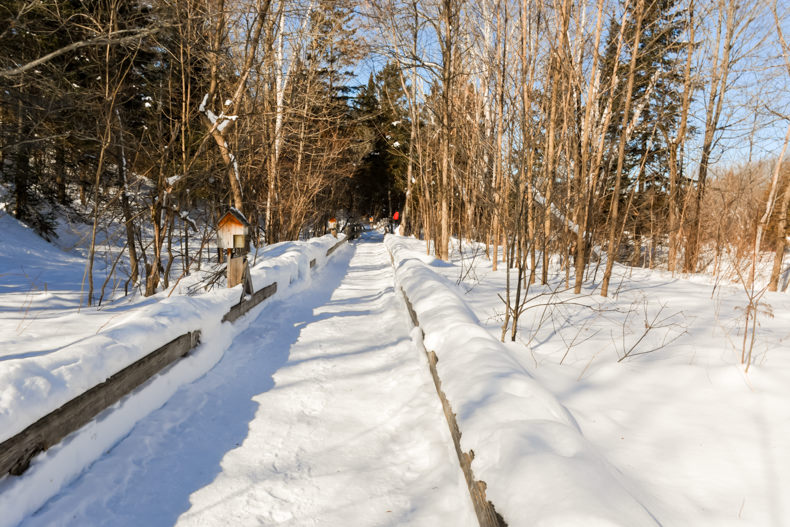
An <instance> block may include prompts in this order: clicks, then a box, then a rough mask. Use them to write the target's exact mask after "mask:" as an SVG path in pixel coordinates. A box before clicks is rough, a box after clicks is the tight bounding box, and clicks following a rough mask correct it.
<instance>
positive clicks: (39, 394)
mask: <svg viewBox="0 0 790 527" xmlns="http://www.w3.org/2000/svg"><path fill="white" fill-rule="evenodd" d="M337 241H338V240H337V239H335V238H334V237H333V236H331V235H326V236H323V237H321V238H315V239H312V240H308V241H306V242H287V243H285V244H281V247H279V248H278V250H276V251H274V252H275V253H276V254H277V255H276V256H274V257H272V258H270V259H269V258H267V259H264V260H262V261H259V263H258V264H257V265H255V266H254V267H253V268H252V269H251V273H250V274H251V276H252V280H253V284H254V287H255V289H256V290H258V289H261V288H263V287H265V286H266V285H268V284H270V283H272V282H277V284H278V294H282V292H283V291H284V290H286V289H287V288H288V286H289V285H290V284H292V283H294V282H295V281H297V280H300V279H306V278H308V277H309V276H310V260H312V259H316V262H317V264H319V265H320V264H321V263H323V262H324V261H325V260H326V251H327V249H328V248H330V247H332V245H334V244H335V243H337ZM185 291H186V285H185V284H184V285H182V286H181V289H180V290H179V292H182V293H183V292H185ZM240 292H241V286H237V287H235V288H233V289H215V290H213V291H212V292H210V293H206V294H202V295H198V296H186V295H184V294H174V295H173V296H171V297H169V298H166V297H167V293H160V294H159V295H158V296H159V297H160V298H161V300H159V301H157V302H153V303H151V304H148V305H146V306H143V307H140V308H138V309H135V310H133V311H130V312H128V313H126V314H125V315H124V316H122V317H119V318H118V319H117V320H116V321H115V322H114V323H113V324H112V326H110V327H108V328H105V329H103V330H102V333H101V334H99V335H93V336H88V337H86V338H84V339H82V340H80V341H78V342H75V343H73V344H71V345H68V346H66V347H63V348H61V349H56V350H53V351H52V352H49V353H43V354H39V355H33V356H27V357H23V358H14V359H7V360H3V361H0V442H2V441H5V440H6V439H8V438H10V437H12V436H14V435H16V434H17V433H19V432H20V431H22V430H23V429H25V428H26V427H27V426H29V425H31V424H32V423H34V422H36V421H37V420H38V419H40V418H41V417H43V416H44V415H46V414H48V413H50V412H52V411H53V410H55V409H57V408H59V407H60V406H62V405H63V404H64V403H66V402H67V401H69V400H71V399H73V398H74V397H76V396H77V395H79V394H81V393H83V392H85V391H86V390H88V389H90V388H92V387H93V386H96V385H97V384H100V383H102V382H104V381H105V380H106V379H107V378H108V377H110V376H111V375H113V374H114V373H116V372H118V371H120V370H121V369H123V368H125V367H126V366H128V365H130V364H132V363H133V362H135V361H137V360H139V359H140V358H142V357H143V356H145V355H147V354H148V353H150V352H152V351H154V350H155V349H157V348H159V347H160V346H162V345H164V344H166V343H167V342H170V341H171V340H173V339H175V338H176V337H178V336H179V335H182V334H184V333H186V332H188V331H192V330H195V329H200V330H201V331H202V333H203V340H204V341H205V340H206V338H207V336H209V335H213V334H216V333H218V331H219V327H220V325H221V319H222V316H223V315H224V314H225V313H226V312H227V311H228V309H229V308H230V307H231V306H232V305H234V304H236V303H238V301H239V297H240ZM220 356H221V355H220ZM217 360H219V357H218V358H217ZM212 365H213V363H212V364H209V365H206V370H207V369H208V368H210V367H211V366H212Z"/></svg>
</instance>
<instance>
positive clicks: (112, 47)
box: [0, 0, 790, 316]
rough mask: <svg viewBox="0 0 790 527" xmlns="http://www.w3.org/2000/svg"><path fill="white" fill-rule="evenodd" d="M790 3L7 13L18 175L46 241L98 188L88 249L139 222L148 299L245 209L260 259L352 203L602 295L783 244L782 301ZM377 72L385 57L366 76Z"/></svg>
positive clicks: (14, 7) (133, 239) (12, 7)
mask: <svg viewBox="0 0 790 527" xmlns="http://www.w3.org/2000/svg"><path fill="white" fill-rule="evenodd" d="M788 9H790V8H789V7H788V6H783V5H781V4H780V3H779V2H776V1H775V0H748V1H745V2H744V1H736V0H587V1H582V2H572V1H571V0H557V1H551V2H548V1H546V0H481V1H479V2H468V1H465V0H420V1H418V0H371V1H369V2H365V3H357V2H353V1H352V0H243V1H241V2H236V3H232V4H231V3H226V2H225V0H149V1H145V2H142V1H137V0H130V1H120V0H102V1H88V0H6V1H5V2H3V4H2V5H0V24H2V25H0V155H1V156H2V164H0V167H2V170H1V171H0V177H2V181H3V183H4V185H5V188H6V189H7V191H8V192H9V193H10V194H9V195H10V198H9V204H10V206H11V209H12V210H13V212H14V214H16V216H17V217H18V218H20V219H23V220H25V221H27V222H28V223H30V224H32V225H33V226H35V227H36V228H37V229H38V230H39V231H40V232H42V233H44V234H46V233H47V231H48V230H51V228H52V221H53V220H52V217H51V216H50V215H48V214H49V212H48V211H51V210H52V207H56V206H58V205H57V204H58V203H69V202H70V200H71V199H73V198H74V197H75V196H79V197H80V198H81V199H82V203H83V206H84V208H85V210H89V211H90V220H91V221H92V222H93V225H94V240H93V241H92V242H91V244H90V246H91V258H93V250H94V247H95V245H96V240H95V233H96V230H97V229H98V228H99V227H100V226H101V225H107V224H108V223H112V222H116V223H119V224H121V225H124V226H125V232H126V235H125V249H124V251H125V253H124V254H125V255H126V256H127V258H126V259H125V260H124V261H126V260H128V262H129V266H128V269H127V274H128V282H129V283H130V284H140V285H141V288H142V289H143V291H144V292H145V294H151V293H153V292H155V291H156V290H157V288H160V287H162V286H163V285H164V286H167V284H168V280H169V279H170V275H171V272H170V266H171V265H172V264H173V261H174V258H175V256H174V255H175V254H176V253H178V255H179V258H180V259H181V261H182V262H185V263H186V264H185V265H184V266H185V269H186V270H188V269H189V262H190V251H189V248H188V245H187V247H186V248H179V249H178V251H180V252H178V251H176V250H175V249H174V248H173V247H172V245H173V237H174V235H175V236H178V237H179V240H183V239H184V238H187V239H188V238H189V236H190V233H191V232H192V229H193V227H192V225H193V223H192V221H191V220H192V219H193V218H192V216H197V215H202V219H203V220H204V221H203V224H205V225H210V224H211V223H212V221H213V219H215V218H212V217H211V215H212V214H215V213H216V211H218V210H221V209H223V208H225V207H227V206H234V207H236V208H238V209H240V210H241V211H243V212H244V214H245V215H246V216H247V217H248V218H249V219H250V221H251V223H252V224H253V226H254V228H255V232H256V233H257V234H258V237H257V238H258V239H257V240H256V241H257V242H258V243H264V242H266V243H271V242H276V241H279V240H283V239H294V238H296V237H298V236H299V235H300V234H301V233H305V232H308V231H310V230H311V229H314V228H318V229H320V228H321V226H322V225H325V223H326V220H327V219H328V218H329V217H330V216H332V215H335V214H337V213H338V212H339V211H341V210H344V211H347V212H348V213H349V214H352V215H354V214H359V215H365V216H367V215H369V214H372V215H375V216H379V215H384V214H387V215H389V214H391V213H392V212H393V211H395V210H399V211H400V215H401V218H402V224H403V227H404V229H405V230H406V232H407V233H413V234H416V235H419V236H422V237H424V238H425V239H426V240H427V241H428V247H429V248H430V247H431V246H433V247H434V248H435V251H436V254H437V255H438V256H439V257H441V258H448V257H449V250H450V240H451V238H452V237H453V236H457V237H461V238H467V239H474V240H478V241H486V242H487V243H488V247H489V249H488V251H489V253H490V254H489V255H490V256H491V258H492V259H493V261H494V262H495V265H497V263H498V262H500V261H502V262H506V263H507V265H508V266H509V268H517V269H518V273H517V277H518V278H517V280H518V281H517V282H516V283H517V284H519V286H521V284H523V285H524V287H526V286H527V285H528V284H529V283H532V282H533V281H535V280H540V281H542V282H544V283H545V282H547V281H548V273H549V267H550V265H549V262H550V261H551V260H552V259H554V261H557V260H558V261H559V262H560V264H561V265H562V268H563V269H564V270H565V273H566V280H567V281H568V283H569V284H570V283H571V282H573V287H574V288H575V290H576V291H577V292H579V291H581V288H582V285H583V284H584V282H585V280H587V279H588V276H589V274H590V273H586V272H585V271H586V270H589V269H591V268H595V269H597V267H598V263H599V262H604V263H602V264H601V267H602V269H601V273H602V276H603V284H602V290H601V292H602V294H604V295H607V294H608V290H609V281H610V278H611V272H612V265H613V263H614V262H615V261H623V262H627V263H631V264H635V265H650V266H652V265H661V266H665V267H666V268H667V269H669V270H670V271H676V270H680V271H685V272H693V271H697V270H700V269H702V268H709V267H710V263H711V261H712V260H715V263H714V264H713V265H714V267H715V266H716V265H717V264H718V261H719V258H720V257H721V255H722V252H723V251H724V248H725V247H727V246H728V244H733V243H735V242H736V241H737V246H738V255H737V257H738V258H741V257H746V258H748V257H749V255H751V258H752V261H753V262H756V259H757V254H758V252H759V251H761V250H762V251H764V250H773V251H774V254H775V255H776V257H775V265H774V273H773V275H772V281H771V285H772V287H773V288H776V286H777V283H778V276H779V272H780V270H781V265H782V260H781V258H782V255H783V254H784V244H785V243H786V236H785V235H786V234H787V219H788V210H787V209H788V201H790V190H788V189H790V184H788V179H789V178H790V171H788V169H787V168H786V167H787V165H786V164H783V163H782V160H783V156H784V151H785V149H784V148H783V145H785V146H786V144H787V139H788V137H790V135H787V136H785V134H784V132H785V130H788V134H790V128H788V122H790V119H789V118H788V115H787V114H788V112H790V108H788V106H790V105H789V104H788V97H787V93H788V85H789V84H790V83H788V80H790V48H789V47H788V41H787V38H786V33H787V24H788V15H789V13H788ZM368 57H378V58H379V59H380V61H379V62H378V64H380V65H381V66H380V67H378V68H377V70H376V71H373V72H372V73H371V74H370V76H369V81H368V82H367V84H364V83H361V84H362V85H361V86H355V83H357V82H358V81H357V80H356V79H358V78H359V76H360V71H362V70H363V66H364V69H372V66H371V65H370V64H371V63H370V62H366V61H365V60H364V59H366V58H368ZM783 137H784V142H783V141H782V139H783ZM783 166H784V167H785V169H784V170H782V167H783ZM744 189H747V190H748V195H749V196H750V198H749V199H748V200H740V201H739V199H740V198H739V196H743V195H744ZM744 203H748V205H744ZM190 214H191V215H192V216H190ZM736 227H737V228H736ZM179 233H181V235H180V236H179ZM206 240H207V238H206V236H203V237H202V238H200V240H196V241H195V243H206ZM179 243H181V242H179ZM500 250H501V251H502V252H500ZM711 255H713V256H711ZM602 256H608V257H606V258H600V257H602ZM539 263H542V265H539ZM592 263H594V264H595V265H590V264H592ZM754 268H755V265H752V268H751V276H750V277H749V280H750V281H751V282H752V283H753V274H754ZM536 270H539V271H540V272H539V274H540V275H539V276H536V275H535V273H536ZM89 283H92V281H90V280H89ZM516 295H517V299H516V301H515V303H514V305H519V300H518V298H519V296H518V295H523V292H522V290H521V289H517V292H516ZM91 296H92V295H91ZM513 315H514V316H516V315H517V310H514V311H513Z"/></svg>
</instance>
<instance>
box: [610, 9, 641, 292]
mask: <svg viewBox="0 0 790 527" xmlns="http://www.w3.org/2000/svg"><path fill="white" fill-rule="evenodd" d="M644 7H645V0H638V1H637V4H636V34H635V35H634V44H633V47H632V48H631V64H630V65H629V68H628V85H627V87H626V90H625V103H624V108H623V121H622V123H621V125H620V143H619V145H618V151H617V169H616V170H615V175H614V192H613V193H612V205H611V214H610V217H609V222H610V223H609V249H608V250H607V251H606V269H605V271H604V275H603V281H602V282H601V296H607V295H608V294H609V281H610V280H611V277H612V267H613V266H614V259H615V251H616V250H617V247H616V244H617V240H618V239H619V235H618V232H617V227H618V206H619V203H620V180H621V179H622V176H623V162H624V161H625V143H626V141H627V139H628V137H627V135H628V121H629V119H630V113H631V94H632V93H633V89H634V75H635V72H636V58H637V55H638V53H639V39H640V36H641V32H642V14H643V12H644Z"/></svg>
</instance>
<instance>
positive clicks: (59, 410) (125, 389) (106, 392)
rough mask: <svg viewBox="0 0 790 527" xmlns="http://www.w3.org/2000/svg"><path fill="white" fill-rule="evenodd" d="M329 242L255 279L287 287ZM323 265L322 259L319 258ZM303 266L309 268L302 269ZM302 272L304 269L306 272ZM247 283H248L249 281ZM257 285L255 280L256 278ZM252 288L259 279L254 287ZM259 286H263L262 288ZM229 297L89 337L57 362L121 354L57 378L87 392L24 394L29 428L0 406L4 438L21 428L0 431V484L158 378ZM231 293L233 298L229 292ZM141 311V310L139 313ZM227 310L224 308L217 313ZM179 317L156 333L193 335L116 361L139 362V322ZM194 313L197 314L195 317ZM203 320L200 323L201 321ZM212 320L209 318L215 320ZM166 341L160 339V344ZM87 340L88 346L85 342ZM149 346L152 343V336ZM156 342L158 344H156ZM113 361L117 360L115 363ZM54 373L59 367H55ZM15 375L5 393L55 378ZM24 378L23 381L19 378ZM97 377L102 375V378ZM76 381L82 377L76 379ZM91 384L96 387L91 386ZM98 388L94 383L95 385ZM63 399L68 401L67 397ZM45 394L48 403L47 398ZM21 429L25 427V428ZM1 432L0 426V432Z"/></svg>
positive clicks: (244, 308)
mask: <svg viewBox="0 0 790 527" xmlns="http://www.w3.org/2000/svg"><path fill="white" fill-rule="evenodd" d="M329 240H331V237H330V236H324V237H322V238H320V239H318V240H316V241H315V242H313V243H310V242H308V243H307V244H304V245H303V246H302V247H303V249H302V250H298V249H297V250H295V251H293V252H294V253H296V254H290V255H289V254H288V252H287V251H286V254H285V255H283V256H280V257H278V258H279V260H282V261H281V262H279V263H275V264H274V265H272V266H271V267H269V268H267V269H263V271H269V272H268V273H265V272H263V273H261V272H255V270H254V274H255V275H256V276H257V275H260V274H262V275H264V276H267V275H271V276H272V277H275V278H278V279H280V280H283V281H284V282H285V284H286V286H287V285H289V284H290V282H292V281H294V280H295V279H296V278H298V277H299V276H300V273H301V272H303V270H304V269H305V268H307V269H309V268H314V267H315V265H316V261H317V260H318V258H320V257H321V255H320V254H316V249H318V248H321V249H323V247H327V245H328V242H329ZM346 241H348V238H347V237H342V238H341V239H340V240H338V241H337V242H335V243H333V244H332V245H331V246H329V248H327V249H325V257H327V258H328V257H329V255H330V254H332V253H333V252H334V251H335V250H336V249H337V248H338V247H340V246H341V245H342V244H343V243H345V242H346ZM322 261H323V258H322ZM308 262H309V263H308ZM308 265H309V267H308ZM256 276H254V277H253V278H256ZM258 278H262V277H258ZM256 281H260V280H256ZM264 283H265V282H264ZM234 291H235V290H222V291H220V292H218V293H217V294H215V295H208V296H209V297H212V298H210V299H204V301H202V302H201V301H199V300H192V299H189V298H178V297H176V298H168V299H165V300H162V301H160V302H158V303H157V304H154V307H153V309H152V310H151V312H150V313H148V314H147V315H148V316H146V315H142V316H140V317H139V320H136V321H133V322H131V323H130V324H127V325H121V326H119V327H117V328H114V329H113V330H111V331H109V332H108V335H97V336H96V337H93V339H92V340H93V341H95V342H89V343H87V344H85V343H80V344H82V345H81V346H80V345H79V344H78V345H77V347H80V349H79V350H76V351H75V353H74V354H73V356H68V355H69V354H68V353H66V354H65V355H67V357H65V363H66V364H68V363H69V362H75V363H76V362H80V359H82V358H84V356H83V355H82V354H85V353H88V354H92V355H101V354H102V353H105V354H106V353H108V352H109V353H112V352H113V351H116V352H121V353H116V354H115V356H114V357H112V360H110V359H107V360H104V361H102V360H101V359H97V358H96V357H95V356H93V357H92V358H91V359H90V360H87V361H86V362H89V363H91V364H89V365H87V366H83V367H81V368H76V371H75V372H74V373H76V374H77V375H78V376H79V378H78V379H75V378H74V377H71V378H68V379H59V381H60V382H59V385H61V386H60V387H61V388H63V386H62V385H68V384H69V382H70V381H75V384H76V383H77V382H79V384H81V385H86V387H87V389H84V391H82V392H81V393H80V392H77V394H76V396H75V394H71V393H70V392H71V391H70V390H68V389H61V390H55V391H54V393H53V392H52V391H47V390H43V393H42V391H38V392H32V393H29V394H28V395H31V396H32V397H31V398H32V399H37V400H36V401H34V402H33V403H32V404H28V408H27V410H29V412H30V414H32V416H33V417H32V418H33V420H34V422H32V424H31V423H29V421H27V422H26V421H25V418H26V417H27V416H21V415H15V416H13V417H12V414H14V412H20V411H21V408H20V407H19V406H24V403H20V404H19V405H17V407H16V408H14V405H13V402H12V404H11V407H9V408H6V407H4V406H5V405H4V404H0V425H5V427H6V428H5V430H4V432H12V429H9V428H10V427H15V426H19V425H21V426H23V427H24V429H23V430H21V431H20V432H19V433H17V434H15V435H13V436H12V437H8V436H6V435H5V434H3V433H2V432H0V439H3V437H4V436H5V437H6V439H5V440H4V441H2V443H0V478H1V477H3V476H4V475H5V474H7V473H10V474H12V475H20V474H22V473H23V472H24V471H25V470H27V468H28V466H29V465H30V461H31V459H32V458H33V457H34V456H36V455H37V454H39V453H40V452H43V451H46V450H47V449H48V448H50V447H52V446H53V445H55V444H57V443H59V442H60V441H61V440H62V439H64V438H66V437H67V436H68V435H69V434H72V433H73V432H75V431H77V430H79V429H80V428H82V427H83V426H84V425H86V424H87V423H89V422H90V421H91V420H93V419H94V418H95V417H96V416H97V415H98V414H100V413H101V412H102V411H104V410H106V409H107V408H109V407H110V406H112V405H114V404H116V403H117V402H118V401H120V400H121V399H122V398H123V397H125V396H126V395H128V394H130V393H131V392H132V391H134V390H135V389H136V388H138V387H140V386H142V385H143V384H145V383H146V382H147V381H149V380H150V379H151V378H152V377H154V376H155V375H157V374H158V373H160V372H162V371H163V370H164V369H165V368H167V367H168V366H171V365H173V364H174V363H176V362H178V361H179V360H180V359H182V358H184V357H186V356H188V355H189V352H190V351H191V350H192V349H194V348H195V347H196V346H197V345H198V344H199V343H200V338H201V330H202V329H207V328H204V327H203V326H211V327H210V328H208V329H209V333H212V332H214V331H215V327H214V326H217V325H219V324H220V321H219V320H213V321H212V320H211V316H210V315H211V314H212V313H215V312H216V308H217V307H220V306H227V305H228V303H227V300H228V299H229V298H231V296H230V295H233V294H234ZM276 292H277V281H274V282H272V283H270V284H269V285H267V286H266V287H264V288H262V289H260V290H258V291H257V292H255V293H254V294H253V295H250V297H249V298H242V299H241V301H239V302H238V303H236V304H234V305H231V306H230V309H229V310H228V311H227V312H226V313H225V314H224V315H223V317H222V320H221V322H231V323H232V322H235V321H236V320H237V319H238V318H239V317H241V316H242V315H244V314H245V313H247V312H248V311H249V310H250V309H252V308H253V307H255V306H256V305H258V304H260V303H261V302H262V301H263V300H265V299H266V298H269V297H271V296H272V295H273V294H275V293H276ZM235 294H238V293H237V292H235ZM143 309H145V308H143ZM225 309H227V307H225ZM181 310H185V311H186V312H189V313H190V316H185V317H182V318H183V319H185V320H178V324H172V323H171V324H168V323H162V322H161V321H160V323H159V329H160V330H161V333H162V334H163V335H172V329H173V328H174V327H175V328H178V327H183V326H184V325H186V326H190V325H193V326H192V327H195V326H200V328H201V329H192V330H189V331H187V332H186V333H183V334H181V335H179V336H177V337H175V338H172V336H171V337H169V338H171V339H172V340H170V341H169V342H166V343H165V344H163V345H162V346H160V347H158V348H157V349H155V350H154V351H152V352H150V353H148V354H145V355H144V356H142V357H141V358H139V359H137V360H133V359H132V361H131V363H129V361H128V359H127V360H126V362H125V363H124V357H128V358H131V357H135V355H136V356H137V357H139V356H140V351H139V348H140V347H141V346H142V345H143V343H147V342H150V340H151V338H150V331H144V332H142V335H140V333H141V331H140V330H141V329H142V328H143V327H144V326H146V325H147V324H146V322H147V323H148V324H151V322H152V321H153V320H156V319H157V317H164V318H165V319H167V318H168V317H171V316H173V317H174V318H176V319H178V318H179V317H178V314H182V315H183V312H181ZM201 311H205V313H202V312H201ZM205 315H208V316H205ZM215 316H216V315H215ZM165 338H168V337H165ZM87 340H89V341H90V340H91V339H87ZM153 340H154V341H156V340H157V337H156V336H154V339H153ZM159 341H160V342H161V341H162V340H161V339H159ZM119 356H120V357H119ZM118 363H120V364H121V365H122V366H121V368H120V369H117V367H116V369H115V370H114V371H115V373H111V372H112V371H113V370H110V371H109V372H107V373H111V374H110V375H109V377H101V378H104V380H103V381H101V380H99V379H97V376H101V375H102V372H105V371H107V369H108V367H109V368H112V364H118ZM55 367H58V368H59V367H60V366H57V365H56V366H55ZM16 370H17V371H15V372H6V371H3V372H0V380H8V381H9V384H11V385H12V386H11V388H14V386H13V385H14V384H21V385H24V384H27V383H28V382H29V381H31V380H32V382H33V383H36V382H37V381H38V384H44V383H43V382H41V381H39V379H42V380H43V379H46V383H49V384H52V382H53V381H55V380H56V379H55V376H54V375H52V373H51V372H48V371H46V368H42V365H39V364H35V365H31V366H30V367H27V368H26V365H24V364H23V365H20V367H19V368H16ZM26 373H30V374H31V375H26ZM107 373H105V374H104V375H107ZM79 374H83V375H81V376H80V375H79ZM92 379H96V380H92ZM97 381H98V382H97ZM70 394H71V397H69V395H70ZM3 395H8V396H7V397H5V399H6V400H5V401H3V399H4V397H0V401H2V402H4V403H7V402H8V401H9V400H14V399H16V400H17V401H20V400H23V399H24V398H25V394H24V391H23V390H20V389H11V390H10V391H9V392H7V393H6V394H4V393H2V392H0V396H3ZM47 395H50V397H47ZM53 405H54V407H55V408H56V409H55V410H54V411H49V412H48V413H46V408H47V407H51V406H53ZM42 410H44V412H43V413H44V414H45V415H43V416H42V417H40V418H39V419H37V420H36V413H39V415H41V412H42ZM25 425H27V426H25ZM2 428H3V426H0V429H2ZM17 429H19V428H17Z"/></svg>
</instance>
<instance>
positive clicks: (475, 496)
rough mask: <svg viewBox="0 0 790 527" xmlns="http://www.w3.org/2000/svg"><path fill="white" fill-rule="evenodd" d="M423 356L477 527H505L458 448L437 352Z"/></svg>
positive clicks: (467, 456)
mask: <svg viewBox="0 0 790 527" xmlns="http://www.w3.org/2000/svg"><path fill="white" fill-rule="evenodd" d="M390 259H391V260H392V263H393V266H394V264H395V258H394V257H393V255H392V253H390ZM400 292H401V294H402V295H403V300H404V301H405V303H406V309H407V310H408V311H409V317H410V318H411V321H412V323H413V324H414V326H415V327H420V321H419V319H418V318H417V312H416V311H414V307H413V306H412V303H411V301H410V300H409V297H408V296H407V295H406V291H404V290H403V288H400ZM425 353H426V354H427V356H428V367H429V369H430V371H431V377H432V378H433V385H434V387H435V388H436V394H437V395H438V396H439V401H441V403H442V410H444V417H445V419H446V421H447V426H448V427H449V428H450V435H451V436H452V438H453V445H454V446H455V454H456V456H458V463H459V464H460V465H461V470H462V471H463V473H464V478H465V479H466V485H467V487H468V489H469V495H470V497H471V498H472V504H473V505H474V508H475V514H476V515H477V521H478V523H479V524H480V527H506V526H507V522H505V519H504V518H503V517H502V516H501V515H500V514H499V513H498V512H497V511H496V509H495V508H494V504H493V503H491V502H490V501H489V500H488V499H487V498H486V484H485V482H483V481H478V480H476V479H475V475H474V472H473V471H472V460H473V459H474V457H475V454H474V452H473V451H471V450H470V451H469V452H464V451H463V450H462V449H461V430H460V429H459V428H458V420H457V419H456V418H455V413H454V412H453V408H452V406H451V405H450V401H448V400H447V396H446V395H445V393H444V390H442V380H441V379H440V378H439V373H438V371H437V370H436V363H437V362H438V361H439V359H438V357H437V356H436V353H435V352H433V351H428V350H427V349H426V350H425Z"/></svg>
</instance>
